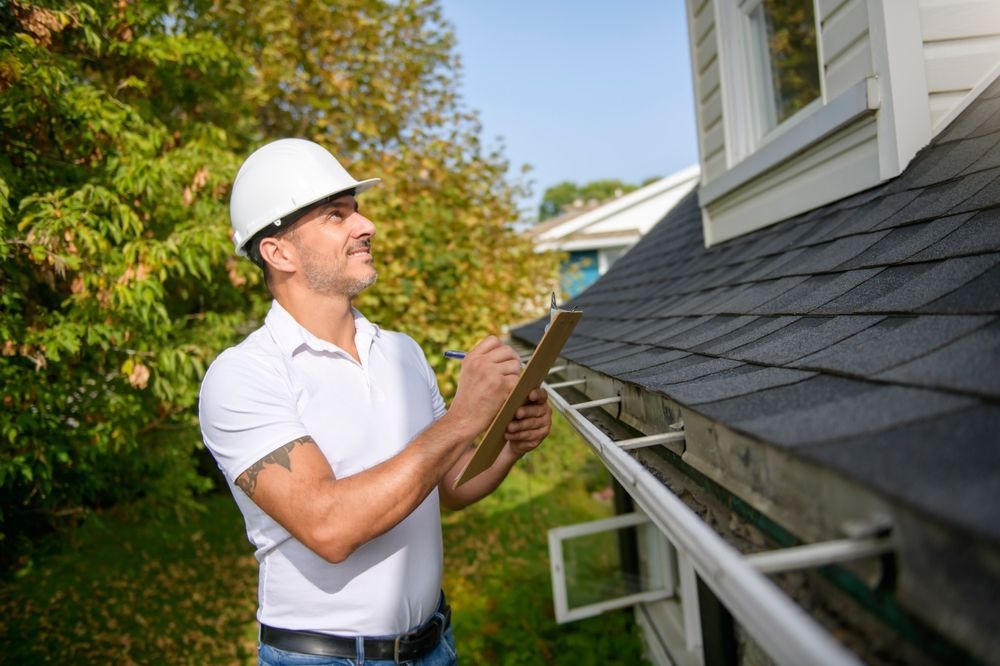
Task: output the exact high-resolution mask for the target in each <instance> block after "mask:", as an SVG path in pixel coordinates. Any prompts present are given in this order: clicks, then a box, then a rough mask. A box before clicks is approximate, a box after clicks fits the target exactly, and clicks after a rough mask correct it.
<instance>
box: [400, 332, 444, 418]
mask: <svg viewBox="0 0 1000 666" xmlns="http://www.w3.org/2000/svg"><path fill="white" fill-rule="evenodd" d="M406 340H407V342H408V343H409V344H410V347H411V348H412V350H413V354H414V355H415V356H416V357H417V358H418V359H419V362H420V365H421V366H423V372H424V379H425V380H426V382H427V395H428V396H429V397H430V399H431V412H432V413H433V414H434V420H435V421H437V420H438V419H439V418H441V417H442V416H444V415H445V413H446V412H447V411H448V408H447V407H446V406H445V404H444V398H442V397H441V389H440V388H438V383H437V375H436V374H434V368H432V367H431V364H430V363H429V362H428V361H427V355H426V354H424V350H423V349H422V348H421V347H420V345H418V344H417V341H416V340H414V339H413V338H411V337H409V336H406Z"/></svg>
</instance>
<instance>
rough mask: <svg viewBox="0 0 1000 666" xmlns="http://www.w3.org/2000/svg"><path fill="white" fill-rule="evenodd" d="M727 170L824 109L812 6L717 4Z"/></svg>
mask: <svg viewBox="0 0 1000 666" xmlns="http://www.w3.org/2000/svg"><path fill="white" fill-rule="evenodd" d="M718 2H719V3H720V17H719V19H720V24H722V27H723V30H722V33H723V35H724V37H725V39H726V40H727V41H728V49H727V51H728V53H727V56H728V58H727V59H728V61H729V67H728V69H729V72H730V75H729V76H727V77H725V78H726V82H725V83H726V88H727V90H726V93H727V94H726V99H727V102H728V107H729V108H728V113H727V114H726V117H727V118H728V119H729V123H728V134H729V142H728V144H729V146H730V148H729V154H728V158H729V159H728V163H729V164H730V166H732V165H733V164H735V163H737V162H739V161H741V160H742V159H744V158H745V157H747V156H748V155H749V154H750V153H752V152H753V151H754V150H756V149H757V147H759V146H760V145H761V144H762V143H765V142H766V141H767V140H768V139H769V138H770V137H771V136H772V135H773V134H775V133H776V132H780V130H781V129H782V127H783V126H787V125H793V124H796V123H797V122H800V121H801V120H802V119H803V118H804V117H807V116H808V115H809V114H810V113H811V112H812V111H815V110H816V109H817V108H819V107H820V106H821V105H822V98H823V91H822V79H821V76H820V69H819V51H818V40H817V37H816V35H817V23H816V14H815V11H814V9H815V8H814V0H718Z"/></svg>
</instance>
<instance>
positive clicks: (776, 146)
mask: <svg viewBox="0 0 1000 666" xmlns="http://www.w3.org/2000/svg"><path fill="white" fill-rule="evenodd" d="M873 105H874V106H875V107H877V106H878V100H877V99H872V100H870V99H869V91H868V82H867V81H859V82H857V83H856V84H854V85H853V86H851V87H850V88H848V89H847V90H845V91H844V92H843V93H841V94H840V95H839V96H838V97H837V99H835V100H833V101H832V102H830V103H829V104H827V105H825V106H821V107H818V108H816V109H814V110H813V111H812V112H811V113H809V114H808V115H806V116H803V117H802V118H801V120H799V121H798V122H796V123H795V124H794V125H792V126H790V127H789V128H788V129H787V130H785V131H783V132H782V133H781V134H778V135H776V136H775V138H774V139H772V140H771V141H769V142H767V143H766V144H764V145H763V146H761V147H760V148H759V149H758V150H757V151H756V152H754V153H753V154H752V155H751V156H750V157H748V158H746V159H745V160H743V161H742V162H740V163H739V164H737V165H736V166H734V167H732V168H731V169H729V171H727V172H726V173H724V174H722V175H721V176H719V177H718V178H716V179H715V180H713V181H712V182H710V183H708V184H707V185H703V186H702V187H701V189H700V190H699V191H698V197H699V201H700V203H701V205H702V206H707V205H708V204H710V203H712V202H714V201H716V200H718V199H720V198H722V197H724V196H726V195H727V194H729V193H730V192H732V191H733V190H736V189H738V188H739V187H740V186H741V185H743V184H745V183H747V182H749V181H751V180H753V179H754V178H757V177H758V176H760V175H761V174H764V173H766V172H767V171H770V170H771V169H773V168H774V167H776V166H778V165H779V164H781V163H782V162H784V161H785V160H787V159H788V158H790V157H792V156H793V155H795V154H796V153H798V152H801V151H802V149H803V148H804V147H805V146H809V145H812V144H814V143H816V142H817V141H819V140H820V139H822V138H823V137H825V136H828V135H830V134H832V133H833V132H835V131H837V130H838V129H840V128H841V127H844V126H845V125H847V124H849V123H850V122H851V121H853V120H855V119H856V118H858V117H860V116H862V115H864V114H865V113H867V112H869V111H871V110H872V107H873ZM805 110H806V109H803V111H805Z"/></svg>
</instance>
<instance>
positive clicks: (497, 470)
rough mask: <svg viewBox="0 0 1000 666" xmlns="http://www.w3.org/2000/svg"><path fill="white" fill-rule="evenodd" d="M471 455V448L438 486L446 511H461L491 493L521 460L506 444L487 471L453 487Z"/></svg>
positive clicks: (472, 451)
mask: <svg viewBox="0 0 1000 666" xmlns="http://www.w3.org/2000/svg"><path fill="white" fill-rule="evenodd" d="M473 453H475V449H472V448H470V449H468V450H467V451H465V452H464V453H463V454H462V456H461V458H459V460H458V462H457V463H456V464H455V465H454V466H453V467H452V468H451V469H449V470H448V473H447V474H445V476H444V479H443V480H442V481H441V485H440V486H439V490H440V497H441V504H442V506H444V507H445V508H447V509H451V510H453V511H456V510H458V509H463V508H465V507H467V506H469V505H470V504H474V503H476V502H478V501H479V500H481V499H482V498H484V497H486V496H487V495H489V494H490V493H492V492H493V491H494V490H496V489H497V487H498V486H499V485H500V484H501V483H502V482H503V480H504V479H505V478H507V474H508V473H509V472H510V470H511V469H512V468H513V467H514V464H515V463H516V462H517V461H518V460H520V459H521V456H520V455H518V454H517V453H515V452H514V451H513V450H512V449H511V447H510V444H506V445H504V447H503V449H501V450H500V455H498V456H497V459H496V461H495V462H494V463H493V464H492V465H491V466H490V467H489V469H486V470H485V471H483V472H482V473H480V474H477V475H476V476H475V477H473V478H472V479H470V480H468V481H467V482H465V483H463V484H462V485H461V486H459V487H458V488H455V487H453V486H454V485H455V479H457V478H458V476H459V474H460V473H461V471H462V470H463V469H464V468H465V465H466V464H467V463H468V461H469V459H470V458H472V455H473Z"/></svg>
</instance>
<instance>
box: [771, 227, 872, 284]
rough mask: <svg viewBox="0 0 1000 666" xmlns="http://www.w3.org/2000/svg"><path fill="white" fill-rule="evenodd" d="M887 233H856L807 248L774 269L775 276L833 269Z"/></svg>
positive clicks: (806, 273) (810, 273)
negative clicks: (791, 259)
mask: <svg viewBox="0 0 1000 666" xmlns="http://www.w3.org/2000/svg"><path fill="white" fill-rule="evenodd" d="M887 233H888V232H887V231H879V232H873V233H866V234H856V235H854V236H845V237H844V238H840V239H838V240H834V241H828V242H826V243H821V244H819V245H813V246H811V247H808V248H806V250H805V252H804V253H803V254H801V255H799V256H797V257H796V258H795V261H794V262H789V263H788V264H786V265H784V266H781V267H780V268H779V269H778V270H776V271H774V276H775V277H777V276H785V275H812V274H815V273H825V272H827V271H831V270H833V269H834V268H836V267H837V266H839V265H841V264H843V263H844V262H847V261H850V260H851V259H853V258H855V257H857V256H858V255H859V254H861V253H862V252H864V251H865V250H867V249H868V248H869V247H871V246H872V245H874V244H875V243H877V242H878V241H879V240H881V239H882V238H883V237H884V236H885V235H886V234H887ZM768 277H771V276H768Z"/></svg>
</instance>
